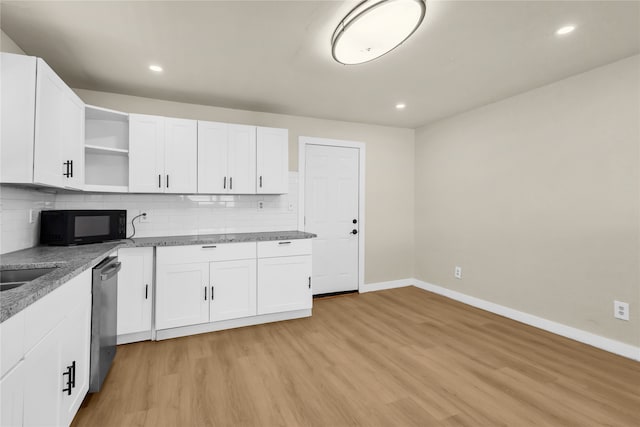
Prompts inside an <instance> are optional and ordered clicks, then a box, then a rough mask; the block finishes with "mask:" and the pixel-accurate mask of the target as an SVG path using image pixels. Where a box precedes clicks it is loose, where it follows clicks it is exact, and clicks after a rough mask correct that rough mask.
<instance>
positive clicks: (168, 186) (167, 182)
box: [167, 174, 169, 188]
mask: <svg viewBox="0 0 640 427" xmlns="http://www.w3.org/2000/svg"><path fill="white" fill-rule="evenodd" d="M167 188H169V174H167Z"/></svg>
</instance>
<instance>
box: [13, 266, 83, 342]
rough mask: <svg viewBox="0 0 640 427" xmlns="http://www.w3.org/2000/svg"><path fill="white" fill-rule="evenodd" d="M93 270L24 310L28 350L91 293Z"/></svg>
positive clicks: (81, 274)
mask: <svg viewBox="0 0 640 427" xmlns="http://www.w3.org/2000/svg"><path fill="white" fill-rule="evenodd" d="M91 271H92V270H90V269H89V270H86V271H84V272H82V273H80V274H79V275H78V276H76V277H74V278H73V279H71V280H69V281H68V282H67V283H65V284H63V285H61V286H60V287H59V288H58V289H56V290H54V291H53V292H51V293H50V294H48V295H46V296H45V297H43V298H42V299H40V300H39V301H36V302H35V303H33V304H31V305H30V306H29V307H27V308H26V309H25V310H24V314H25V342H24V351H25V352H28V351H29V350H30V349H31V348H32V347H33V346H34V345H36V344H37V343H38V342H39V341H40V340H41V339H42V338H43V337H44V336H45V335H47V333H49V331H51V330H52V329H53V328H55V327H56V326H57V325H58V324H59V323H60V322H61V321H62V320H63V319H64V318H65V316H67V314H68V313H69V312H70V311H72V310H73V309H74V308H75V307H77V306H78V305H79V304H82V303H83V302H85V301H86V298H87V295H91Z"/></svg>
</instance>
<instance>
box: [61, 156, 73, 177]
mask: <svg viewBox="0 0 640 427" xmlns="http://www.w3.org/2000/svg"><path fill="white" fill-rule="evenodd" d="M63 165H64V166H65V172H64V173H63V174H62V176H64V177H67V178H70V177H71V172H70V171H69V166H71V162H69V160H67V161H66V162H64V163H63Z"/></svg>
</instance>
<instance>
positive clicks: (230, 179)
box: [229, 176, 233, 190]
mask: <svg viewBox="0 0 640 427" xmlns="http://www.w3.org/2000/svg"><path fill="white" fill-rule="evenodd" d="M229 190H233V177H232V176H230V177H229Z"/></svg>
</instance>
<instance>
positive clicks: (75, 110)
mask: <svg viewBox="0 0 640 427" xmlns="http://www.w3.org/2000/svg"><path fill="white" fill-rule="evenodd" d="M62 162H63V163H65V162H69V172H68V173H65V175H67V176H65V177H64V178H62V185H63V186H65V187H67V188H73V189H76V190H81V189H82V188H83V187H84V102H82V100H81V99H80V98H79V97H78V96H77V95H76V94H75V93H73V91H72V90H71V89H69V88H66V91H65V93H64V97H63V100H62ZM65 172H66V166H65Z"/></svg>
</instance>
